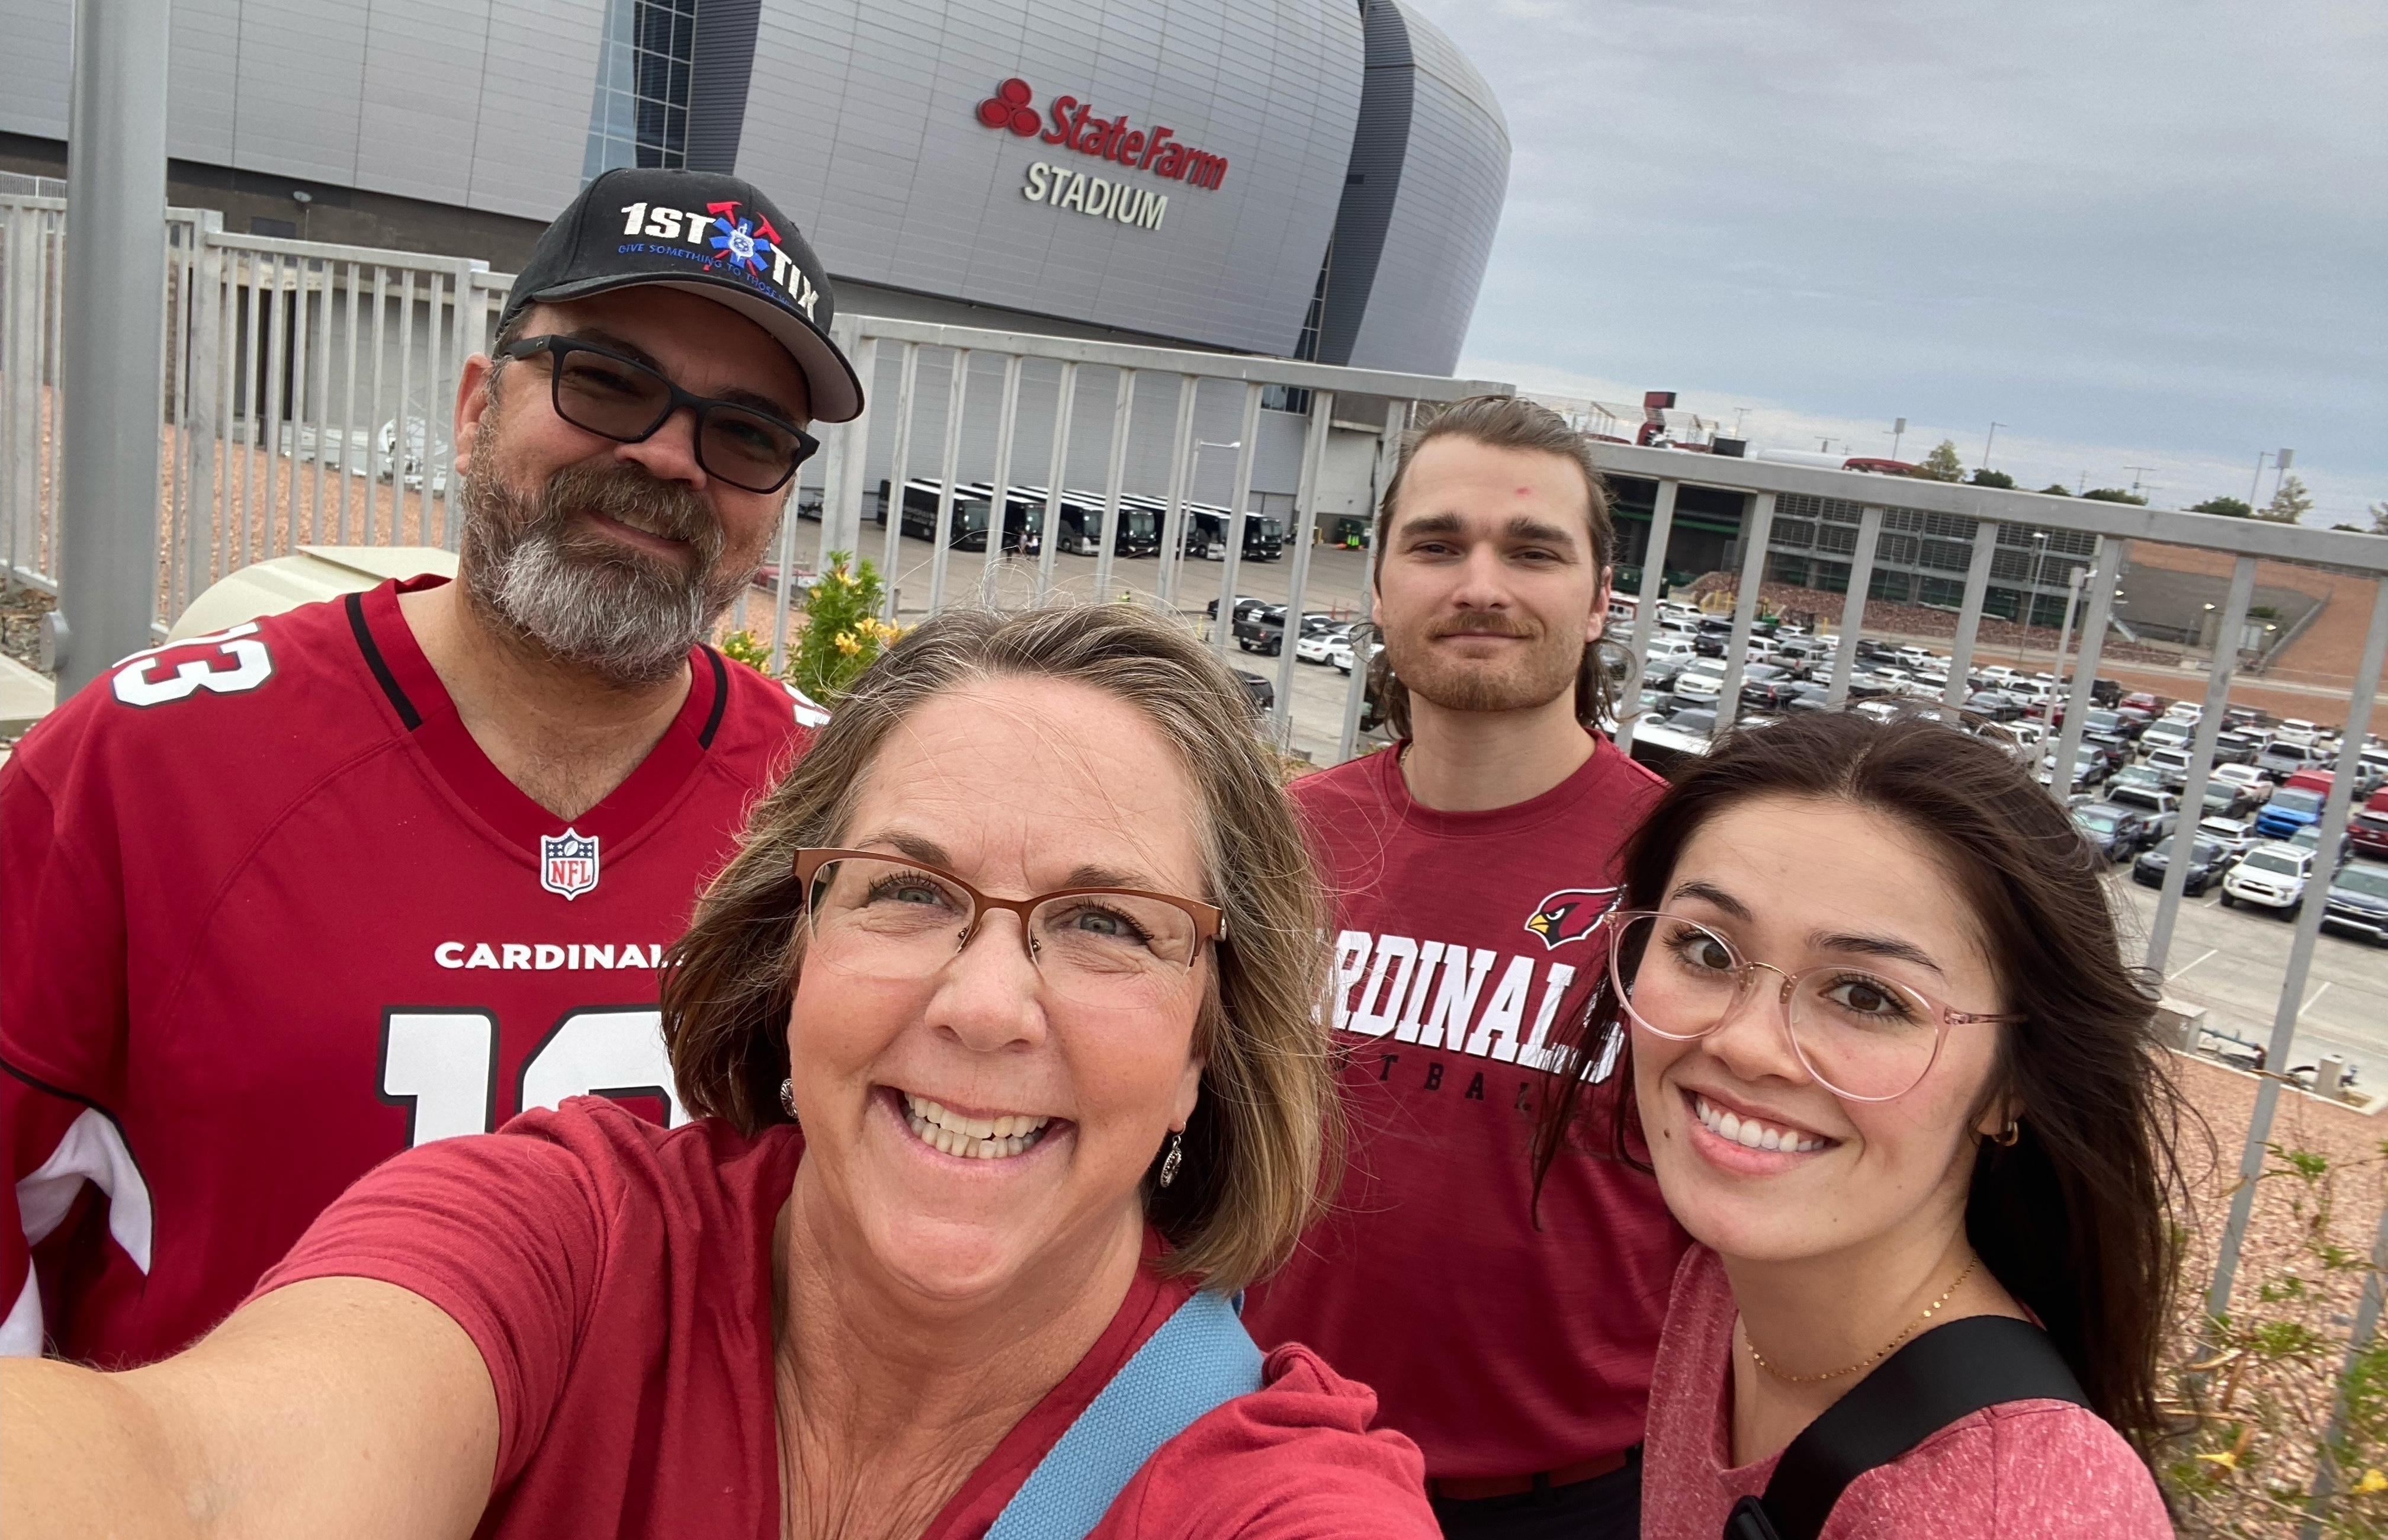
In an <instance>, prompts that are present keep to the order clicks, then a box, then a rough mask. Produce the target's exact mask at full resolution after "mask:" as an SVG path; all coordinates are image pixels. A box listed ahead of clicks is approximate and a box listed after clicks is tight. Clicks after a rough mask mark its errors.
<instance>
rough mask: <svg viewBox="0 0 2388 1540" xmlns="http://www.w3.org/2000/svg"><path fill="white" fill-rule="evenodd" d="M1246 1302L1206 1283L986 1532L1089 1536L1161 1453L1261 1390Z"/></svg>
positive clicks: (1034, 1539) (1066, 1538)
mask: <svg viewBox="0 0 2388 1540" xmlns="http://www.w3.org/2000/svg"><path fill="white" fill-rule="evenodd" d="M1242 1305H1243V1299H1242V1296H1240V1295H1238V1297H1237V1298H1236V1299H1235V1300H1234V1301H1233V1302H1230V1301H1228V1300H1226V1299H1225V1298H1223V1297H1221V1296H1220V1295H1218V1294H1214V1293H1213V1292H1210V1291H1209V1290H1207V1289H1197V1290H1196V1291H1195V1292H1194V1296H1193V1298H1191V1299H1189V1300H1188V1301H1187V1302H1186V1303H1185V1304H1183V1305H1179V1306H1178V1307H1177V1308H1176V1310H1175V1312H1173V1313H1172V1314H1171V1316H1170V1317H1169V1318H1168V1319H1167V1320H1165V1321H1163V1322H1162V1324H1161V1330H1158V1331H1156V1332H1154V1333H1153V1334H1152V1335H1151V1336H1150V1337H1148V1338H1146V1339H1145V1343H1144V1345H1143V1346H1142V1347H1140V1348H1137V1350H1136V1354H1135V1355H1134V1356H1133V1357H1131V1358H1129V1359H1128V1361H1127V1363H1126V1364H1125V1365H1124V1366H1123V1367H1122V1368H1121V1369H1120V1371H1119V1372H1118V1373H1117V1374H1114V1375H1112V1376H1111V1383H1110V1384H1108V1385H1105V1386H1104V1387H1103V1388H1102V1392H1101V1394H1099V1395H1097V1396H1096V1397H1095V1399H1094V1401H1093V1402H1092V1403H1091V1404H1090V1405H1089V1406H1087V1407H1086V1410H1085V1411H1083V1412H1081V1413H1079V1414H1078V1419H1077V1420H1076V1421H1075V1422H1073V1423H1071V1424H1070V1430H1069V1432H1065V1433H1063V1434H1062V1435H1061V1442H1060V1443H1058V1444H1056V1445H1053V1447H1052V1449H1051V1450H1050V1451H1048V1453H1047V1454H1046V1456H1045V1457H1044V1458H1043V1459H1041V1460H1039V1461H1038V1462H1037V1464H1036V1469H1035V1470H1031V1471H1030V1472H1029V1473H1028V1480H1027V1481H1025V1482H1023V1483H1021V1487H1020V1490H1019V1491H1018V1492H1015V1493H1013V1494H1012V1497H1011V1501H1010V1502H1009V1503H1006V1504H1005V1505H1004V1506H1003V1512H1002V1513H1001V1514H1000V1515H999V1516H997V1519H996V1521H995V1525H994V1527H993V1528H991V1529H989V1530H988V1531H987V1532H986V1540H1084V1536H1086V1534H1089V1533H1091V1532H1092V1531H1093V1529H1094V1527H1095V1525H1097V1524H1098V1523H1099V1522H1101V1521H1102V1517H1103V1515H1104V1514H1105V1513H1106V1512H1108V1511H1109V1510H1110V1508H1111V1503H1112V1501H1113V1500H1114V1499H1116V1498H1117V1497H1118V1496H1119V1495H1120V1493H1121V1492H1123V1491H1124V1490H1125V1489H1126V1487H1127V1483H1129V1482H1130V1481H1131V1480H1133V1479H1134V1478H1135V1476H1136V1473H1137V1471H1138V1470H1142V1469H1143V1468H1144V1462H1145V1461H1146V1460H1148V1459H1150V1458H1151V1457H1152V1452H1153V1451H1154V1450H1156V1449H1158V1448H1160V1447H1161V1446H1162V1445H1164V1444H1166V1443H1168V1442H1169V1441H1170V1440H1171V1439H1173V1438H1175V1437H1176V1436H1177V1435H1178V1434H1179V1433H1182V1432H1185V1431H1186V1430H1187V1429H1188V1427H1191V1426H1192V1425H1193V1423H1194V1422H1195V1420H1196V1419H1199V1418H1200V1417H1201V1416H1202V1415H1203V1414H1204V1413H1206V1412H1208V1411H1210V1410H1212V1409H1213V1407H1216V1406H1224V1405H1226V1403H1227V1402H1229V1401H1232V1400H1234V1399H1235V1398H1236V1397H1237V1396H1239V1395H1249V1394H1251V1393H1252V1392H1254V1391H1256V1390H1258V1389H1260V1388H1261V1350H1260V1349H1259V1348H1258V1347H1256V1346H1254V1345H1253V1343H1252V1338H1251V1333H1250V1332H1248V1331H1246V1330H1244V1324H1243V1322H1242V1321H1240V1320H1238V1319H1237V1316H1238V1313H1239V1311H1240V1309H1241V1307H1242Z"/></svg>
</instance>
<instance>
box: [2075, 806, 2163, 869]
mask: <svg viewBox="0 0 2388 1540" xmlns="http://www.w3.org/2000/svg"><path fill="white" fill-rule="evenodd" d="M2148 817H2149V815H2148V814H2147V813H2146V812H2145V811H2143V810H2141V809H2140V808H2126V807H2124V806H2122V805H2121V804H2120V803H2115V802H2092V803H2090V804H2088V805H2087V806H2085V807H2080V808H2074V809H2073V826H2074V827H2075V828H2077V829H2078V830H2080V831H2081V837H2082V838H2084V839H2086V840H2088V841H2089V842H2090V845H2091V846H2092V847H2094V848H2095V849H2096V850H2097V851H2098V853H2099V854H2100V855H2102V856H2103V857H2105V858H2106V859H2108V860H2110V861H2123V860H2128V859H2131V858H2132V857H2133V856H2136V855H2138V854H2139V853H2140V850H2141V849H2142V848H2143V847H2144V846H2147V845H2149V844H2150V843H2151V842H2152V841H2153V837H2154V836H2153V834H2151V833H2150V831H2149V828H2148Z"/></svg>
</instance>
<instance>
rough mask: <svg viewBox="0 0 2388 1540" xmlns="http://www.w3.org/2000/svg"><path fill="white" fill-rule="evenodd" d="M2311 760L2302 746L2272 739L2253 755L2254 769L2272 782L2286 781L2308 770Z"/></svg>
mask: <svg viewBox="0 0 2388 1540" xmlns="http://www.w3.org/2000/svg"><path fill="white" fill-rule="evenodd" d="M2310 765H2311V760H2310V758H2309V757H2308V756H2307V755H2306V753H2305V745H2303V744H2293V743H2287V742H2284V741H2282V740H2280V739H2277V738H2276V739H2274V740H2273V741H2272V742H2270V743H2268V744H2266V745H2264V746H2263V747H2262V748H2261V749H2258V750H2257V751H2256V753H2255V768H2256V769H2257V770H2261V771H2262V772H2263V773H2264V775H2265V777H2266V778H2267V779H2268V780H2272V781H2286V780H2287V779H2288V778H2289V777H2290V776H2292V775H2295V774H2297V773H2298V772H2300V771H2302V770H2306V769H2308V768H2310Z"/></svg>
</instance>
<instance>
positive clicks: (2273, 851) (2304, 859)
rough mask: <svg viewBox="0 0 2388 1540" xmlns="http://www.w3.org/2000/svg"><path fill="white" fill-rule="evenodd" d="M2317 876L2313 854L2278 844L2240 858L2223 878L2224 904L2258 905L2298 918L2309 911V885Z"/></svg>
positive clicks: (2259, 848)
mask: <svg viewBox="0 0 2388 1540" xmlns="http://www.w3.org/2000/svg"><path fill="white" fill-rule="evenodd" d="M2312 875H2313V852H2312V851H2310V850H2300V849H2298V848H2297V847H2296V846H2293V845H2282V844H2280V843H2279V842H2277V841H2275V842H2272V843H2269V844H2265V845H2259V846H2255V848H2254V849H2252V850H2249V851H2248V852H2247V853H2246V854H2245V855H2243V856H2242V857H2240V858H2239V864H2238V865H2236V866H2234V867H2232V868H2231V869H2230V874H2229V876H2227V877H2225V878H2223V879H2222V904H2223V907H2224V908H2225V909H2228V908H2229V907H2231V906H2232V905H2234V904H2254V905H2255V906H2256V907H2257V908H2259V909H2276V910H2280V912H2281V913H2282V914H2284V915H2285V916H2287V917H2288V918H2289V919H2292V920H2293V919H2295V918H2296V917H2297V913H2298V911H2299V910H2302V909H2304V908H2305V882H2306V880H2307V879H2308V878H2310V877H2311V876H2312Z"/></svg>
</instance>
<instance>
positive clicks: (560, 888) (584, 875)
mask: <svg viewBox="0 0 2388 1540" xmlns="http://www.w3.org/2000/svg"><path fill="white" fill-rule="evenodd" d="M539 885H540V886H541V887H543V888H545V889H547V890H548V891H549V892H550V893H553V894H556V895H558V896H560V897H564V898H566V899H571V898H578V897H580V896H581V895H582V894H584V893H586V892H588V891H589V890H590V889H591V888H592V887H595V886H596V885H597V840H596V837H595V836H594V835H591V834H580V833H578V831H575V830H571V829H566V830H565V831H564V833H562V834H541V835H540V837H539Z"/></svg>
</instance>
